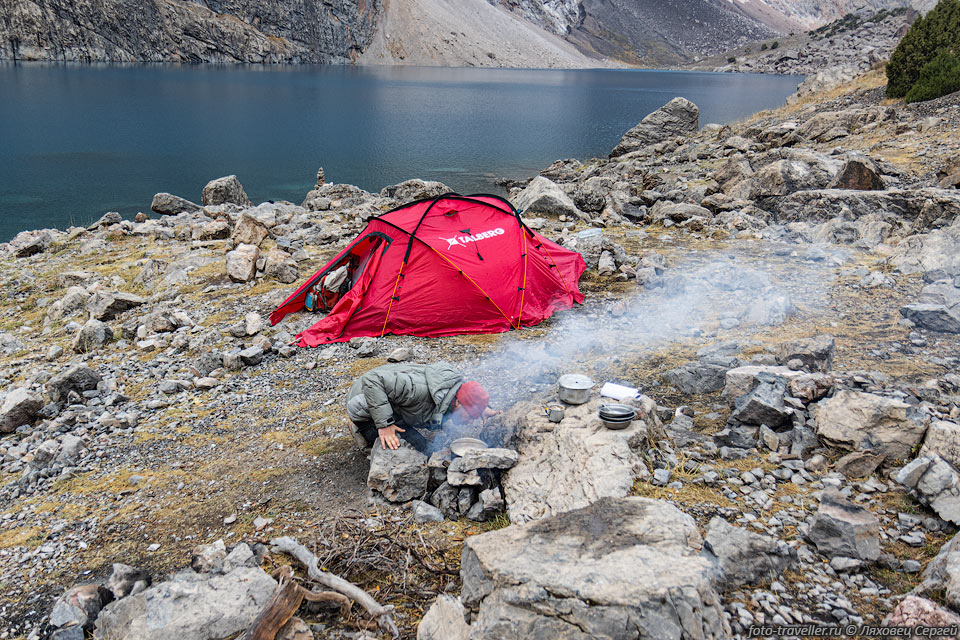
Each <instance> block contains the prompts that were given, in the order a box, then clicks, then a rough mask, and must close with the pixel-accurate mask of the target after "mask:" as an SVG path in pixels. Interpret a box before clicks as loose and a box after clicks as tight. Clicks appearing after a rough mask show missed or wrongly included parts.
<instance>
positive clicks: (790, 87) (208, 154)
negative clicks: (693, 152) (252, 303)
mask: <svg viewBox="0 0 960 640" xmlns="http://www.w3.org/2000/svg"><path fill="white" fill-rule="evenodd" d="M800 80H802V78H800V77H798V76H768V75H757V74H713V73H698V72H675V71H635V70H587V71H553V70H514V69H510V70H505V69H442V68H411V67H340V66H307V67H303V66H301V67H209V66H204V67H165V66H146V67H111V66H106V67H88V66H44V65H6V66H0V242H2V241H5V240H8V239H10V238H11V237H12V236H13V235H14V234H16V233H17V232H18V231H21V230H24V229H34V228H40V227H58V228H64V227H67V226H69V225H71V224H86V223H89V222H90V221H92V220H95V219H96V218H98V217H99V216H101V215H102V214H103V213H105V212H107V211H119V212H121V213H122V214H124V215H126V216H130V215H132V214H135V213H136V212H137V211H148V210H149V207H150V201H151V199H152V197H153V194H154V193H156V192H158V191H169V192H171V193H175V194H177V195H180V196H183V197H185V198H188V199H190V200H194V201H197V202H199V200H200V190H201V189H202V188H203V185H204V184H206V183H207V181H208V180H210V179H212V178H216V177H219V176H223V175H228V174H237V176H238V177H239V178H240V181H241V182H242V183H243V185H244V188H245V189H246V191H247V193H248V194H249V196H250V198H251V199H252V200H253V201H255V202H262V201H265V200H279V199H285V200H290V201H292V202H295V203H298V204H299V203H300V202H301V201H302V199H303V197H304V196H305V195H306V192H307V191H308V190H309V189H310V187H311V186H312V185H313V184H314V181H315V177H316V170H317V167H319V166H323V167H324V169H325V171H326V175H327V180H328V181H330V182H346V183H351V184H356V185H359V186H360V187H362V188H364V189H367V190H371V191H378V190H379V189H381V188H382V187H384V186H385V185H389V184H395V183H397V182H401V181H403V180H406V179H409V178H424V179H429V180H440V181H442V182H444V183H445V184H447V185H449V186H450V187H451V188H453V189H454V190H457V191H459V192H461V193H473V192H490V191H492V190H495V189H496V188H495V187H494V186H493V179H494V178H495V177H497V176H507V177H516V178H518V177H527V176H530V175H533V174H534V173H536V172H537V171H538V170H540V169H542V168H544V167H546V166H547V165H549V164H550V163H551V162H553V161H554V160H556V159H559V158H579V159H586V158H590V157H595V156H601V155H606V154H607V153H608V152H609V150H610V149H612V148H613V146H614V145H615V144H616V143H617V141H618V140H619V139H620V137H621V136H622V135H623V133H624V132H625V131H626V130H627V129H629V128H630V127H632V126H633V125H635V124H636V123H637V122H639V121H640V120H641V119H642V118H643V117H644V116H645V115H646V114H648V113H650V112H651V111H653V110H655V109H657V108H658V107H660V106H661V105H663V104H664V103H666V102H667V101H669V100H670V99H672V98H673V97H675V96H683V97H685V98H687V99H689V100H692V101H693V102H695V103H696V104H697V105H698V106H699V107H700V122H701V124H704V123H707V122H719V123H724V122H730V121H732V120H736V119H738V118H742V117H744V116H747V115H749V114H752V113H754V112H756V111H759V110H761V109H766V108H771V107H776V106H779V105H782V104H783V103H784V100H785V98H786V96H787V95H789V94H791V93H792V92H793V91H795V90H796V86H797V84H798V82H799V81H800Z"/></svg>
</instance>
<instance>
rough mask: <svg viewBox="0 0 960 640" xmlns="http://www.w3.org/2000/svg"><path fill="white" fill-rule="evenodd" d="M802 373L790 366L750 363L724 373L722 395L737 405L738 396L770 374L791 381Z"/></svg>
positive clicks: (752, 388) (731, 403) (744, 393)
mask: <svg viewBox="0 0 960 640" xmlns="http://www.w3.org/2000/svg"><path fill="white" fill-rule="evenodd" d="M801 375H802V374H801V372H799V371H791V370H790V369H789V368H788V367H778V366H772V365H755V364H748V365H744V366H742V367H735V368H733V369H729V370H728V371H727V372H726V373H725V374H724V385H723V394H722V395H723V397H724V398H726V399H727V401H728V402H729V403H730V406H736V401H737V399H738V398H741V397H743V396H745V395H747V394H748V393H750V392H751V391H753V390H754V389H755V388H756V387H757V385H759V384H760V383H761V382H762V381H763V380H769V379H770V378H769V377H770V376H775V377H778V378H783V379H784V380H787V381H788V382H789V381H790V380H792V379H793V378H798V377H800V376H801Z"/></svg>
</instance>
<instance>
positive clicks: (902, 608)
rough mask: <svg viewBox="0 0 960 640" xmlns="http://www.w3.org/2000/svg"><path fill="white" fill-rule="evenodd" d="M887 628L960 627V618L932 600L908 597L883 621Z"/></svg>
mask: <svg viewBox="0 0 960 640" xmlns="http://www.w3.org/2000/svg"><path fill="white" fill-rule="evenodd" d="M883 626H885V627H907V628H914V627H928V628H929V627H950V626H952V627H954V628H958V627H960V616H958V615H957V614H956V613H954V612H953V611H950V609H947V608H946V607H942V606H940V605H938V604H937V603H935V602H933V601H932V600H927V599H926V598H921V597H919V596H913V595H908V596H907V597H906V598H904V599H903V600H901V601H900V604H898V605H897V607H896V608H895V609H894V610H893V611H891V612H890V614H889V615H888V616H887V617H886V618H884V619H883Z"/></svg>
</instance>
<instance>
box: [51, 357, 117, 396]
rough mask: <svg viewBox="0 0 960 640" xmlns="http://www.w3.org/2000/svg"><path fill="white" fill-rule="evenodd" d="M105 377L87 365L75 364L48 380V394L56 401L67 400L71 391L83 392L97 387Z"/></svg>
mask: <svg viewBox="0 0 960 640" xmlns="http://www.w3.org/2000/svg"><path fill="white" fill-rule="evenodd" d="M102 380H103V378H102V377H101V376H100V374H99V373H97V372H96V371H94V370H93V369H91V368H90V367H87V366H85V365H80V364H78V365H74V366H72V367H70V368H69V369H67V370H66V371H64V372H63V373H61V374H59V375H56V376H54V377H53V378H51V379H50V380H49V381H48V382H47V394H48V395H49V396H50V399H51V400H53V401H54V402H60V401H62V400H65V399H66V397H67V395H68V394H69V393H70V392H71V391H75V392H76V393H83V392H84V391H90V390H92V389H96V388H97V385H98V384H100V382H101V381H102Z"/></svg>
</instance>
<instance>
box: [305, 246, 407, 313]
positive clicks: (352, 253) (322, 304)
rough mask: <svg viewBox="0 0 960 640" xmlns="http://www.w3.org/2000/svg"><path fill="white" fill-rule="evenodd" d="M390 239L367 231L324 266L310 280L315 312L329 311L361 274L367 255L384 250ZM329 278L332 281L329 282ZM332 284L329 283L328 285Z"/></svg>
mask: <svg viewBox="0 0 960 640" xmlns="http://www.w3.org/2000/svg"><path fill="white" fill-rule="evenodd" d="M391 241H392V238H390V237H389V236H387V235H386V234H384V233H379V232H374V233H369V234H367V235H365V236H363V237H362V238H360V239H359V240H357V241H356V242H355V243H353V245H352V246H350V247H349V248H348V249H347V250H346V251H345V252H344V253H343V254H342V255H341V257H340V258H339V259H338V260H335V261H333V262H331V263H330V264H328V265H327V267H326V268H325V269H323V270H322V271H321V272H320V273H318V274H317V275H316V276H315V277H314V278H313V280H311V282H310V285H309V286H310V288H311V289H313V290H314V291H315V292H316V295H317V301H318V306H317V311H321V312H323V313H328V312H330V311H331V310H332V309H333V307H334V306H335V305H336V304H337V302H339V301H340V299H341V298H343V297H344V296H346V295H347V294H348V293H350V291H351V290H352V289H353V287H354V285H356V284H357V283H358V282H360V280H361V279H362V277H363V274H364V272H365V271H366V269H367V266H368V265H369V263H370V259H371V257H372V256H373V255H374V254H376V253H378V252H382V251H384V250H386V247H387V246H389V244H390V242H391ZM331 278H333V279H335V282H333V283H330V280H331ZM330 284H332V286H330Z"/></svg>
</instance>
